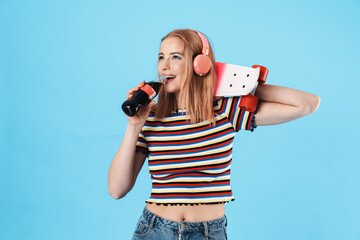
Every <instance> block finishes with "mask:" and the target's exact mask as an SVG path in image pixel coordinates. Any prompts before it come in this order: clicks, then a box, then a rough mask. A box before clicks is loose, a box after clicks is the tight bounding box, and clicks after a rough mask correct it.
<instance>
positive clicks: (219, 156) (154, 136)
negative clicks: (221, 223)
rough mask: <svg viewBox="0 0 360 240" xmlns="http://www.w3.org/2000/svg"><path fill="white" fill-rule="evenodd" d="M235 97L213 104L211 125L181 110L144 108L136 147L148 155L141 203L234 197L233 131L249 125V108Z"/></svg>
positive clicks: (212, 201)
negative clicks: (148, 187) (162, 114)
mask: <svg viewBox="0 0 360 240" xmlns="http://www.w3.org/2000/svg"><path fill="white" fill-rule="evenodd" d="M240 99H241V97H231V98H222V99H220V100H218V101H217V102H216V103H215V104H214V112H215V120H216V125H215V126H213V125H210V124H209V122H208V121H205V122H199V123H195V124H191V123H190V121H189V120H188V119H187V118H186V114H185V111H180V112H176V113H173V114H172V115H171V116H169V117H166V118H164V119H155V117H154V115H153V114H152V113H150V115H149V117H148V119H147V121H146V122H145V124H144V126H143V129H142V131H141V133H140V135H139V137H138V141H137V144H136V150H137V151H140V152H143V153H145V154H147V155H148V165H149V171H150V174H151V180H152V191H151V196H150V198H149V199H148V200H147V201H146V202H147V203H156V204H165V205H166V204H216V203H224V202H228V201H230V200H234V196H233V194H232V191H231V187H230V166H231V160H232V147H233V140H234V136H235V132H237V131H239V130H240V129H246V130H251V131H253V129H254V125H253V120H254V115H255V114H254V113H250V112H248V111H244V110H241V109H240V108H239V107H238V106H239V103H240Z"/></svg>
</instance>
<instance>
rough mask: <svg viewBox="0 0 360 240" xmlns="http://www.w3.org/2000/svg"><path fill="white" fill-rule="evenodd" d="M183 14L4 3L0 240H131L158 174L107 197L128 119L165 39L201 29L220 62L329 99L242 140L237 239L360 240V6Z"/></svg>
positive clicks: (117, 6)
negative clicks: (130, 95)
mask: <svg viewBox="0 0 360 240" xmlns="http://www.w3.org/2000/svg"><path fill="white" fill-rule="evenodd" d="M174 2H175V1H154V2H153V1H145V0H143V1H131V2H130V1H126V2H125V1H115V0H113V1H110V0H104V1H100V0H92V1H85V0H73V1H70V0H58V1H50V0H32V1H25V0H0V79H1V82H0V84H1V85H0V91H1V92H0V107H1V108H0V109H1V117H0V123H1V129H0V131H1V132H0V133H1V139H0V147H1V153H0V157H1V161H0V192H1V198H0V229H1V230H0V239H4V240H5V239H6V240H7V239H34V240H35V239H36V240H42V239H46V240H47V239H54V240H57V239H130V237H131V235H132V231H133V229H134V227H135V224H136V222H137V219H138V218H139V216H140V214H141V212H142V209H143V207H144V201H145V200H146V199H147V198H148V196H149V194H150V186H151V185H150V179H149V175H148V170H147V166H145V167H144V168H143V170H142V172H141V173H140V176H139V178H138V181H137V184H136V186H135V188H134V189H133V190H132V191H131V192H130V193H129V194H128V195H127V196H126V197H125V198H124V199H121V200H118V201H117V200H114V199H112V198H111V197H110V195H109V194H108V192H107V173H108V169H109V166H110V163H111V160H112V158H113V157H114V155H115V153H116V151H117V148H118V147H119V145H120V143H121V141H122V137H123V134H124V131H125V127H126V124H127V119H126V117H125V115H124V114H123V112H122V111H121V108H120V106H121V104H122V102H123V101H124V99H125V96H126V91H127V90H128V89H129V88H131V87H133V86H135V85H137V84H138V83H139V82H140V81H142V80H151V79H154V77H155V76H156V58H157V53H158V48H159V45H160V39H161V37H163V36H164V35H166V34H167V33H168V32H170V31H171V30H173V29H176V28H193V29H197V30H200V31H202V32H204V33H205V34H206V35H207V36H208V37H209V40H210V42H211V44H213V46H214V50H215V55H216V59H217V61H221V62H227V63H232V64H238V65H243V66H251V65H253V64H260V65H264V66H266V67H268V68H269V69H270V73H269V77H268V83H269V84H275V85H283V86H288V87H293V88H297V89H301V90H304V91H308V92H311V93H315V94H317V95H319V96H320V97H321V99H322V103H321V106H320V108H319V109H318V111H317V112H315V113H314V114H312V115H309V116H307V117H305V118H303V119H300V120H297V121H294V122H291V123H286V124H283V125H278V126H268V127H258V128H257V129H256V131H255V132H254V133H248V132H243V133H239V134H238V135H237V137H236V140H235V143H234V144H235V146H236V147H235V150H234V153H233V157H234V159H233V166H232V169H233V170H232V187H233V191H234V194H235V197H236V201H235V202H231V203H230V204H228V205H227V210H226V211H227V216H228V219H229V225H228V234H229V238H230V239H245V240H262V239H267V240H279V239H280V240H282V239H284V240H285V239H286V240H287V239H294V240H304V239H316V240H338V239H342V240H355V239H356V240H359V239H360V227H359V226H360V188H359V186H360V178H359V170H360V163H359V153H360V152H359V148H360V147H359V136H358V135H359V133H360V131H359V130H360V129H359V117H360V114H359V109H358V107H359V103H360V102H359V97H358V95H359V90H360V84H359V82H360V78H359V70H358V69H359V60H358V57H359V55H360V48H359V42H360V41H359V37H360V27H359V26H360V2H359V1H358V0H352V1H351V0H345V1H334V0H330V1H329V0H328V1H325V0H323V1H309V0H308V1H304V0H302V1H300V0H299V1H281V0H274V1H265V0H264V1H235V0H234V1H223V2H222V3H219V2H220V1H215V0H209V1H192V0H191V1H190V0H183V1H177V3H174ZM253 2H256V3H253Z"/></svg>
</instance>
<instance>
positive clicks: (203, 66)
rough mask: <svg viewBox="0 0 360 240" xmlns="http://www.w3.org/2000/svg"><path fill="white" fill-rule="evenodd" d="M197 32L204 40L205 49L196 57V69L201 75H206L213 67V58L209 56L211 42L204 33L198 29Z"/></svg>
mask: <svg viewBox="0 0 360 240" xmlns="http://www.w3.org/2000/svg"><path fill="white" fill-rule="evenodd" d="M196 32H197V34H198V35H199V37H200V39H201V41H202V45H203V49H202V54H199V55H197V56H196V57H195V59H194V71H195V73H196V74H197V75H199V76H205V75H206V74H207V73H208V72H209V71H210V68H211V60H210V58H209V57H208V55H209V49H210V47H209V42H208V40H207V39H206V37H205V36H204V34H202V33H201V32H198V31H196Z"/></svg>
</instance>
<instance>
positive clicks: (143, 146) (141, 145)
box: [136, 131, 148, 155]
mask: <svg viewBox="0 0 360 240" xmlns="http://www.w3.org/2000/svg"><path fill="white" fill-rule="evenodd" d="M136 152H142V153H144V154H146V155H148V147H147V141H146V139H145V136H144V133H143V131H141V132H140V134H139V136H138V140H137V142H136Z"/></svg>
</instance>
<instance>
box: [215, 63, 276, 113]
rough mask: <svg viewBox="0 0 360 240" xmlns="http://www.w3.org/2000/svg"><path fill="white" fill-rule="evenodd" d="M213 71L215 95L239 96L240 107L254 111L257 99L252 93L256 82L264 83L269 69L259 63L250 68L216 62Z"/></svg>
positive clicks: (256, 84)
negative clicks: (215, 79) (215, 77)
mask: <svg viewBox="0 0 360 240" xmlns="http://www.w3.org/2000/svg"><path fill="white" fill-rule="evenodd" d="M215 71H216V75H217V81H216V90H215V97H233V96H241V100H240V104H239V106H240V108H241V109H244V110H246V111H250V112H255V111H256V108H257V105H258V103H259V99H258V98H257V97H256V96H254V94H255V91H256V88H257V86H258V84H259V83H262V84H263V83H265V81H266V78H267V75H268V73H269V69H267V68H266V67H263V66H260V65H253V66H252V67H251V68H250V67H243V66H238V65H233V64H228V63H220V62H216V63H215Z"/></svg>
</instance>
